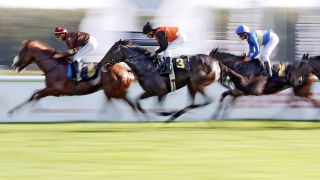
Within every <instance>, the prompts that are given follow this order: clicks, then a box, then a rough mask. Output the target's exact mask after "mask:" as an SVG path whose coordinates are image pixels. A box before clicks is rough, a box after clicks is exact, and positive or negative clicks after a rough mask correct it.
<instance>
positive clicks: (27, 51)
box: [8, 40, 136, 114]
mask: <svg viewBox="0 0 320 180" xmlns="http://www.w3.org/2000/svg"><path fill="white" fill-rule="evenodd" d="M55 53H56V51H55V49H53V48H51V47H49V46H48V45H46V44H43V43H41V42H39V41H34V40H27V41H24V42H23V43H22V49H21V50H20V51H19V54H18V56H17V57H15V59H14V62H13V64H12V66H11V67H12V69H15V70H17V71H18V72H20V71H21V70H23V69H24V68H26V67H27V66H28V65H29V64H31V63H32V62H34V63H36V64H37V66H38V67H39V68H40V69H41V70H42V71H43V72H44V76H45V85H46V87H45V88H43V89H40V90H37V91H36V92H35V93H33V94H32V95H31V97H30V98H29V99H27V100H26V101H25V102H23V103H21V104H19V105H17V106H16V107H14V108H13V109H11V110H10V111H9V112H8V113H11V114H12V113H13V112H15V111H16V110H18V109H20V108H21V107H22V106H24V105H25V104H27V103H29V102H36V101H38V100H39V99H41V98H43V97H46V96H74V95H86V94H91V93H94V92H96V91H98V90H101V89H103V90H104V93H105V95H106V97H107V99H108V100H110V99H111V98H117V99H123V100H124V101H126V102H127V103H128V104H129V105H130V106H131V107H132V108H133V109H134V110H135V109H136V108H135V105H134V103H133V102H131V100H130V99H128V97H127V95H126V93H127V90H128V88H129V86H130V84H131V83H132V81H133V80H134V76H133V73H132V71H131V70H130V69H129V68H127V67H124V66H121V65H120V64H116V65H115V66H112V67H109V68H107V69H104V71H101V64H100V63H98V64H97V66H96V73H97V77H96V78H95V79H93V80H90V81H84V82H82V81H80V82H77V81H74V80H72V79H70V78H69V77H68V75H67V74H68V64H69V63H68V62H67V59H65V58H59V59H55V58H53V55H54V54H55Z"/></svg>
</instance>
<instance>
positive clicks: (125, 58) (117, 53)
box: [101, 39, 156, 67]
mask: <svg viewBox="0 0 320 180" xmlns="http://www.w3.org/2000/svg"><path fill="white" fill-rule="evenodd" d="M147 59H149V60H150V59H151V57H150V52H149V51H148V50H146V49H144V48H141V47H138V46H134V45H132V43H131V41H129V40H124V41H123V40H121V39H120V40H119V41H117V42H115V43H114V45H113V46H112V47H111V48H110V49H109V51H108V52H107V54H106V55H105V56H104V57H103V59H102V60H101V64H104V65H105V67H108V66H112V65H114V64H116V63H119V62H125V63H127V64H128V65H129V66H130V64H131V65H133V66H136V65H137V64H139V63H140V62H146V64H144V65H143V66H148V65H149V64H150V63H151V64H152V66H156V63H154V62H153V61H144V60H147ZM134 64H135V65H134ZM147 64H148V65H147ZM140 66H141V65H139V67H140Z"/></svg>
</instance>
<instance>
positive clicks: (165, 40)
mask: <svg viewBox="0 0 320 180" xmlns="http://www.w3.org/2000/svg"><path fill="white" fill-rule="evenodd" d="M142 31H143V34H146V35H147V37H148V38H155V39H156V40H157V41H158V43H159V45H160V47H159V49H158V50H156V51H155V52H154V53H152V55H151V56H156V55H157V54H158V53H161V52H162V51H164V52H163V57H164V60H165V66H164V67H163V68H162V69H161V70H160V74H161V75H166V74H170V73H171V70H172V67H171V51H172V50H173V49H175V47H176V46H177V45H180V44H183V43H185V42H186V41H187V36H186V35H185V34H184V33H183V32H182V31H181V30H179V28H178V27H169V26H161V27H157V28H153V27H152V25H151V24H150V23H149V22H147V24H146V25H144V27H143V30H142Z"/></svg>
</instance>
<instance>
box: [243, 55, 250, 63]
mask: <svg viewBox="0 0 320 180" xmlns="http://www.w3.org/2000/svg"><path fill="white" fill-rule="evenodd" d="M243 61H245V62H248V61H251V57H249V56H246V57H245V58H244V60H243Z"/></svg>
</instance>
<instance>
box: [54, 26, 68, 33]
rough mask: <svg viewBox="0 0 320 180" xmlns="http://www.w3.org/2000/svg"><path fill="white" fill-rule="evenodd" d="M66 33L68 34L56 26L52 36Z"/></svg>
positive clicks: (63, 28)
mask: <svg viewBox="0 0 320 180" xmlns="http://www.w3.org/2000/svg"><path fill="white" fill-rule="evenodd" d="M66 32H68V31H67V29H66V28H65V27H62V26H57V27H56V28H55V29H54V31H53V33H54V34H61V33H66Z"/></svg>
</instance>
